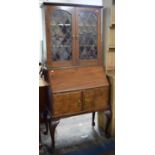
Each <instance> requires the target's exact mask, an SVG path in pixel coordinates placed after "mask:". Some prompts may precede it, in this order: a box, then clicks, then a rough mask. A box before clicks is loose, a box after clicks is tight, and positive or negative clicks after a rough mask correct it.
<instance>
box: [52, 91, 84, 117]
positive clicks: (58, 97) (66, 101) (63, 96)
mask: <svg viewBox="0 0 155 155" xmlns="http://www.w3.org/2000/svg"><path fill="white" fill-rule="evenodd" d="M53 101H54V102H53V106H52V107H53V115H54V116H63V115H71V114H75V113H78V112H80V111H81V107H82V106H81V105H82V103H81V92H80V91H76V92H69V93H56V94H53Z"/></svg>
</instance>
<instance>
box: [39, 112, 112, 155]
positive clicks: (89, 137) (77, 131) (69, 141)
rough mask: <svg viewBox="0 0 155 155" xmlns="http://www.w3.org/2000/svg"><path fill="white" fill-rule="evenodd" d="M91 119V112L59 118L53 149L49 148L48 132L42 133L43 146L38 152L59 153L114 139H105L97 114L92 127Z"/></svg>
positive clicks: (58, 154)
mask: <svg viewBox="0 0 155 155" xmlns="http://www.w3.org/2000/svg"><path fill="white" fill-rule="evenodd" d="M96 114H97V113H96ZM91 121H92V114H91V113H90V114H85V115H79V116H74V117H69V118H66V119H61V121H60V123H59V125H58V126H57V128H56V132H55V142H56V144H55V146H56V148H55V150H52V149H51V139H50V134H49V133H48V135H44V134H43V133H42V143H43V147H42V148H41V149H40V151H39V154H40V155H51V154H52V155H61V154H64V153H67V152H71V151H76V150H80V149H83V148H87V147H89V146H92V145H95V144H102V143H104V142H108V141H109V140H111V139H114V138H110V139H106V138H105V134H104V132H103V131H100V130H99V129H98V123H97V116H96V118H95V122H96V125H95V127H92V125H91ZM43 128H44V125H41V129H43Z"/></svg>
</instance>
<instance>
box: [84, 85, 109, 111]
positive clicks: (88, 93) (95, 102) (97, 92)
mask: <svg viewBox="0 0 155 155" xmlns="http://www.w3.org/2000/svg"><path fill="white" fill-rule="evenodd" d="M108 93H109V90H108V87H103V88H93V89H88V90H85V91H84V93H83V96H84V101H83V110H84V111H95V110H102V109H106V108H107V107H108Z"/></svg>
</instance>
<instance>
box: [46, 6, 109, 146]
mask: <svg viewBox="0 0 155 155" xmlns="http://www.w3.org/2000/svg"><path fill="white" fill-rule="evenodd" d="M43 13H44V19H45V22H44V24H45V25H44V26H45V33H44V34H45V36H44V38H45V40H44V45H45V48H46V51H47V60H45V62H46V66H47V69H48V83H49V88H50V93H49V98H50V112H51V121H50V122H49V125H50V133H51V138H52V146H53V147H55V140H54V132H55V128H56V126H57V125H58V122H59V121H58V120H59V119H60V118H65V117H69V116H74V115H79V114H84V113H90V112H91V113H92V125H93V126H94V125H95V122H94V118H95V112H96V111H105V110H108V109H109V108H110V106H109V83H108V81H107V78H106V74H105V71H104V68H103V66H102V45H101V42H102V40H101V7H82V6H81V7H80V6H75V5H74V6H64V5H52V4H46V5H44V6H43ZM109 120H110V119H109Z"/></svg>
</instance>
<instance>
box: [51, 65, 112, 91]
mask: <svg viewBox="0 0 155 155" xmlns="http://www.w3.org/2000/svg"><path fill="white" fill-rule="evenodd" d="M49 82H50V86H51V88H52V91H53V93H58V92H66V91H74V90H81V89H88V88H96V87H103V86H108V85H109V84H108V81H107V79H106V75H105V72H104V69H103V67H101V66H91V67H78V68H69V69H59V70H51V71H49Z"/></svg>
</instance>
